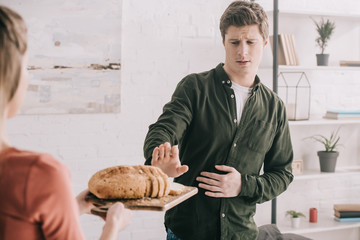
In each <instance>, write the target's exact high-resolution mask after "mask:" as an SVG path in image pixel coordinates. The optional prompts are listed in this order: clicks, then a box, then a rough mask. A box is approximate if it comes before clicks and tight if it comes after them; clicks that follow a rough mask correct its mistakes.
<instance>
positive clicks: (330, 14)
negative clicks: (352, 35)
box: [266, 9, 360, 19]
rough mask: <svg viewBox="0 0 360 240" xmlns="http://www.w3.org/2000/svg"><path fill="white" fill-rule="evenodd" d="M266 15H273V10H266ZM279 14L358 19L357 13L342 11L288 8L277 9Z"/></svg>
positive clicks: (359, 16)
mask: <svg viewBox="0 0 360 240" xmlns="http://www.w3.org/2000/svg"><path fill="white" fill-rule="evenodd" d="M266 13H267V14H268V15H273V14H274V11H273V10H271V11H266ZM279 14H281V15H282V16H287V15H288V16H291V17H294V16H315V17H316V16H317V17H337V18H350V19H360V14H358V13H343V12H321V11H302V10H299V11H298V10H290V9H279Z"/></svg>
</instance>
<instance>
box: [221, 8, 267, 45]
mask: <svg viewBox="0 0 360 240" xmlns="http://www.w3.org/2000/svg"><path fill="white" fill-rule="evenodd" d="M253 24H257V25H258V26H259V30H260V34H261V36H262V37H263V39H264V41H266V39H267V38H268V36H269V21H268V18H267V15H266V13H265V11H264V9H263V8H262V7H261V6H260V5H259V4H258V3H254V2H249V1H234V2H232V3H231V4H230V5H229V6H228V7H227V8H226V10H225V12H224V13H223V15H222V16H221V19H220V32H221V36H222V39H223V41H224V40H225V34H226V31H227V29H228V28H229V27H230V26H236V27H241V26H247V25H253Z"/></svg>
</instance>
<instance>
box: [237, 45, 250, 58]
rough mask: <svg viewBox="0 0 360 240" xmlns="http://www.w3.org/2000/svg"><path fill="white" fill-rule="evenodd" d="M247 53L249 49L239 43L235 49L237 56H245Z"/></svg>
mask: <svg viewBox="0 0 360 240" xmlns="http://www.w3.org/2000/svg"><path fill="white" fill-rule="evenodd" d="M248 52H249V47H248V46H247V45H246V44H244V43H240V44H239V47H238V49H237V54H238V55H240V56H246V55H247V54H248Z"/></svg>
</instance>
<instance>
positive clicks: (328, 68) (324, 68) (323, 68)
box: [279, 65, 360, 71]
mask: <svg viewBox="0 0 360 240" xmlns="http://www.w3.org/2000/svg"><path fill="white" fill-rule="evenodd" d="M280 70H283V71H284V70H297V71H304V70H309V71H350V70H352V71H360V67H341V66H287V65H279V71H280Z"/></svg>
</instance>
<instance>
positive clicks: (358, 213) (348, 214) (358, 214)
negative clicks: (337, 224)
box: [334, 210, 360, 218]
mask: <svg viewBox="0 0 360 240" xmlns="http://www.w3.org/2000/svg"><path fill="white" fill-rule="evenodd" d="M334 216H335V217H338V218H354V217H360V211H337V210H334Z"/></svg>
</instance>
